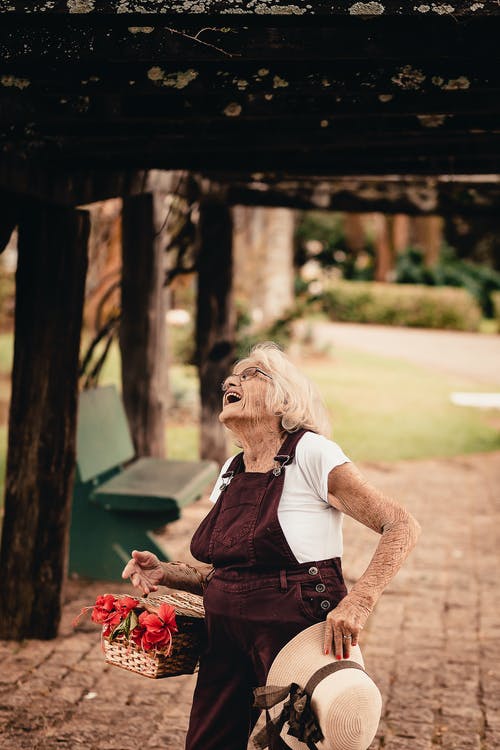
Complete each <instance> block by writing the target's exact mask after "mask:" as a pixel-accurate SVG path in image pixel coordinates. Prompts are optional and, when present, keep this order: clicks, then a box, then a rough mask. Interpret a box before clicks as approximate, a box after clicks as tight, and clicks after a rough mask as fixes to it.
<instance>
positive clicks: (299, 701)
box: [253, 659, 365, 750]
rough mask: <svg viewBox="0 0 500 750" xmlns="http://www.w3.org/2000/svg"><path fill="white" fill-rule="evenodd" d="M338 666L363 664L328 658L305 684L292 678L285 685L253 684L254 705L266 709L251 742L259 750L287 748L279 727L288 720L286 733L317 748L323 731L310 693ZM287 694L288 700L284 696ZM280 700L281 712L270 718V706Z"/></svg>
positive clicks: (315, 749)
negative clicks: (262, 724) (334, 660)
mask: <svg viewBox="0 0 500 750" xmlns="http://www.w3.org/2000/svg"><path fill="white" fill-rule="evenodd" d="M340 669H361V671H362V672H364V671H365V670H364V669H363V667H362V666H361V665H360V664H358V663H357V662H355V661H350V660H349V659H344V660H342V661H337V662H331V664H326V665H325V666H324V667H320V669H317V670H316V672H314V673H313V674H312V675H311V677H310V678H309V680H308V681H307V684H306V686H305V687H304V688H301V687H300V686H299V685H297V683H296V682H292V683H291V684H290V685H287V686H286V687H280V686H276V685H264V687H258V688H255V690H254V691H253V694H254V706H255V707H256V708H264V709H265V710H266V726H265V727H264V728H263V729H262V730H261V731H260V732H258V734H257V735H256V736H255V737H254V739H253V741H254V744H255V746H256V747H257V748H259V750H265V748H267V747H268V748H269V750H289V745H287V744H286V743H285V742H284V741H283V740H282V738H281V730H282V729H283V726H284V724H285V723H286V722H288V726H289V728H288V734H289V735H291V736H292V737H296V738H297V739H298V740H300V741H301V742H304V743H305V744H306V745H307V747H308V748H309V750H317V748H316V744H315V743H316V742H321V740H322V739H324V738H323V732H322V731H321V727H320V726H319V724H318V720H317V718H316V715H315V713H314V711H313V710H312V706H311V697H312V694H313V692H314V690H315V689H316V687H317V686H318V685H319V683H320V682H321V681H322V680H324V679H325V677H328V676H329V675H331V674H333V673H334V672H338V671H339V670H340ZM287 698H288V700H286V699H287ZM282 701H285V702H284V703H283V708H282V709H281V713H280V714H279V716H278V717H277V718H276V719H274V720H273V719H271V716H270V715H269V709H270V708H272V707H273V706H275V705H276V704H277V703H281V702H282Z"/></svg>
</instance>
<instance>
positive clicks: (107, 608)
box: [90, 594, 115, 623]
mask: <svg viewBox="0 0 500 750" xmlns="http://www.w3.org/2000/svg"><path fill="white" fill-rule="evenodd" d="M114 612H115V597H114V596H113V594H104V596H98V597H97V599H96V600H95V604H94V608H93V610H92V615H91V618H90V619H91V620H92V621H93V622H100V623H105V622H108V620H109V618H110V616H111V617H112V616H113V613H114Z"/></svg>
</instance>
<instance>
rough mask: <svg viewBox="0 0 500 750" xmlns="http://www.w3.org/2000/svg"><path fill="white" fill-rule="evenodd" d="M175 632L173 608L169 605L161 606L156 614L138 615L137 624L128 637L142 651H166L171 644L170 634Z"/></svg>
mask: <svg viewBox="0 0 500 750" xmlns="http://www.w3.org/2000/svg"><path fill="white" fill-rule="evenodd" d="M176 632H177V624H176V622H175V610H174V608H173V607H171V606H170V605H169V604H161V605H160V607H159V609H158V614H156V613H154V612H142V613H141V614H140V615H139V622H138V624H137V625H136V627H135V628H134V629H133V630H132V631H131V633H130V637H131V638H132V640H133V641H134V643H136V644H137V645H138V646H140V647H141V648H143V649H144V651H151V650H152V649H156V650H164V651H168V650H169V648H170V644H171V643H172V633H176Z"/></svg>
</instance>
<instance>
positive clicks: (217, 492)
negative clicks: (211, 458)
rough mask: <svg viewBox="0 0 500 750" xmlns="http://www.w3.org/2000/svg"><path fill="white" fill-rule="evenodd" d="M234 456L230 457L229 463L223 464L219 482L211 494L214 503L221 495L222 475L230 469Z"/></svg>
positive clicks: (218, 478)
mask: <svg viewBox="0 0 500 750" xmlns="http://www.w3.org/2000/svg"><path fill="white" fill-rule="evenodd" d="M233 458H234V456H229V458H228V459H227V461H226V462H225V463H224V464H223V466H222V469H221V470H220V473H219V476H218V477H217V481H216V483H215V485H214V488H213V490H212V492H211V493H210V498H209V499H210V500H211V502H212V503H216V502H217V500H218V499H219V495H220V486H221V484H222V475H223V474H225V473H226V471H227V470H228V469H229V464H230V463H231V461H232V460H233Z"/></svg>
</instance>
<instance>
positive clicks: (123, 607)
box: [115, 596, 139, 620]
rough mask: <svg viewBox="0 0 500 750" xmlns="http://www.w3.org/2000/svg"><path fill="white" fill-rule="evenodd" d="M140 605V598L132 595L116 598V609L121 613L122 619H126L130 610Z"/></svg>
mask: <svg viewBox="0 0 500 750" xmlns="http://www.w3.org/2000/svg"><path fill="white" fill-rule="evenodd" d="M138 606H139V601H138V599H132V597H131V596H122V597H121V598H120V599H116V600H115V607H116V611H117V612H119V613H120V619H122V620H124V619H125V618H126V616H127V615H128V613H129V612H130V610H132V609H135V608H136V607H138Z"/></svg>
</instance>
